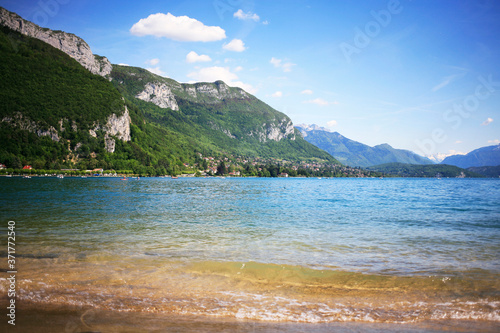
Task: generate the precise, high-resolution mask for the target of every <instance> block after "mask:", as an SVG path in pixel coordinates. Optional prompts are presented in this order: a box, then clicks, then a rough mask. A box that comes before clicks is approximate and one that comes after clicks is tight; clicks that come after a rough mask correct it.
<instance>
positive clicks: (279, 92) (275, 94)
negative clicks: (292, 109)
mask: <svg viewBox="0 0 500 333" xmlns="http://www.w3.org/2000/svg"><path fill="white" fill-rule="evenodd" d="M271 96H273V97H276V98H280V97H282V96H283V93H282V92H281V91H277V92H275V93H274V94H272V95H271Z"/></svg>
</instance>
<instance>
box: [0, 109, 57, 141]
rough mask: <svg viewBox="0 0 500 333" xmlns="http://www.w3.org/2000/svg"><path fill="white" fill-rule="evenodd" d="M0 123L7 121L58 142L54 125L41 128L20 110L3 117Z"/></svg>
mask: <svg viewBox="0 0 500 333" xmlns="http://www.w3.org/2000/svg"><path fill="white" fill-rule="evenodd" d="M2 123H7V124H9V125H10V126H12V127H17V128H19V129H21V130H24V131H28V132H31V133H35V134H36V135H38V136H48V137H50V138H51V139H52V140H54V141H57V142H59V135H58V133H57V130H56V129H55V128H54V127H52V126H50V127H49V128H48V129H43V128H42V127H41V126H40V125H38V124H37V123H36V122H35V121H33V120H31V119H29V118H27V117H25V116H23V114H22V113H21V112H18V113H16V114H15V115H14V116H13V117H4V118H3V119H2Z"/></svg>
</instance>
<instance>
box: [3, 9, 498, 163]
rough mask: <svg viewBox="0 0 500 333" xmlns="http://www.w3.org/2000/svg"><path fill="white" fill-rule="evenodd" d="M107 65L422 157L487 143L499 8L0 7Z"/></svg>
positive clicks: (494, 104) (491, 134) (493, 118)
mask: <svg viewBox="0 0 500 333" xmlns="http://www.w3.org/2000/svg"><path fill="white" fill-rule="evenodd" d="M0 6H2V7H5V8H7V9H8V10H11V11H14V12H16V13H18V14H19V15H21V16H22V17H23V18H25V19H28V20H30V21H33V22H35V23H37V24H39V25H41V26H44V27H48V28H51V29H54V30H63V31H66V32H71V33H74V34H76V35H78V36H80V37H82V38H83V39H85V41H86V42H87V43H88V44H89V45H90V47H91V48H92V51H93V52H94V53H96V54H99V55H103V56H106V57H108V59H110V61H111V62H112V63H115V64H128V65H131V66H138V67H143V68H148V69H150V70H151V71H153V72H156V73H159V74H161V75H163V76H166V77H170V78H173V79H175V80H177V81H180V82H193V81H215V80H218V79H222V80H224V81H225V82H226V83H228V84H229V85H232V86H240V87H242V88H244V89H245V90H247V91H249V92H251V93H252V94H254V95H255V96H257V97H258V98H260V99H262V100H263V101H265V102H266V103H268V104H269V105H271V106H272V107H274V108H275V109H277V110H279V111H282V112H284V113H285V114H287V115H288V116H290V118H291V119H292V120H293V122H294V124H300V123H307V124H312V123H315V124H318V125H320V126H324V127H328V128H330V129H331V130H332V131H338V132H339V133H341V134H342V135H344V136H346V137H348V138H350V139H352V140H356V141H360V142H362V143H365V144H368V145H371V146H373V145H377V144H381V143H389V144H390V145H392V146H393V147H395V148H402V149H409V150H412V151H415V152H417V153H420V154H422V155H441V156H444V155H448V154H452V153H456V152H461V153H467V152H469V151H471V150H473V149H476V148H479V147H483V146H488V145H494V144H499V143H500V66H499V65H500V37H499V34H500V2H498V1H495V0H476V1H472V0H471V1H452V0H448V1H445V0H441V1H432V0H421V1H410V0H399V1H397V0H388V1H361V0H360V1H349V0H345V1H333V0H332V1H319V0H318V1H313V0H296V1H295V0H287V1H281V0H276V1H263V0H262V1H246V0H209V1H201V0H185V1H174V0H172V1H169V0H163V1H142V2H139V1H133V2H132V1H130V2H129V1H123V0H121V1H94V0H87V1H86V0H78V1H77V0H36V1H29V0H26V1H23V0H0Z"/></svg>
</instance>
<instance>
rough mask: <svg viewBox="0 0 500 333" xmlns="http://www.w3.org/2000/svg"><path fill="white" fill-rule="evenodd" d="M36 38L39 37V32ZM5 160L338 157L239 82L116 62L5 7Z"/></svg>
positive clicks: (161, 162) (1, 94)
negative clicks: (189, 78) (183, 76)
mask: <svg viewBox="0 0 500 333" xmlns="http://www.w3.org/2000/svg"><path fill="white" fill-rule="evenodd" d="M30 36H31V37H30ZM0 59H1V60H2V61H1V62H0V73H1V74H0V75H1V78H2V79H1V80H0V100H1V103H0V142H2V145H1V146H0V163H1V164H5V165H6V166H7V167H9V168H21V167H22V166H24V165H28V164H29V165H32V166H33V167H34V168H37V169H59V168H78V169H83V170H85V169H93V168H104V169H115V170H132V171H134V172H135V173H147V174H165V173H171V174H172V173H177V172H180V171H181V170H182V169H184V168H186V166H193V165H195V164H200V163H201V158H202V157H203V158H205V157H209V156H214V157H219V158H221V157H225V158H229V159H240V160H249V159H254V160H260V161H264V160H269V161H274V162H275V163H280V161H283V160H285V161H306V162H307V161H310V162H320V163H326V164H332V165H333V164H338V162H337V161H336V160H335V159H334V158H333V157H332V156H330V155H329V154H328V153H326V152H324V151H322V150H320V149H319V148H317V147H315V146H313V145H312V144H310V143H308V142H306V141H305V140H304V139H303V138H302V137H301V135H300V134H299V133H298V131H297V130H296V129H295V128H294V127H293V124H292V122H291V120H290V118H289V117H287V116H286V115H285V114H283V113H281V112H278V111H276V110H274V109H273V108H271V107H270V106H268V105H266V104H265V103H263V102H262V101H260V100H258V99H257V98H255V97H254V96H252V95H250V94H248V93H247V92H245V91H243V90H242V89H239V88H232V87H229V86H227V85H226V84H225V83H224V82H222V81H217V82H215V83H196V84H181V83H178V82H176V81H174V80H172V79H167V78H164V77H161V76H157V75H154V74H152V73H150V72H148V71H146V70H144V69H141V68H135V67H126V66H118V65H111V64H110V63H109V61H108V60H107V59H106V58H105V57H100V56H96V55H93V54H92V53H91V51H90V48H89V47H88V45H87V44H86V43H85V41H83V40H82V39H80V38H78V37H77V36H74V35H72V34H68V33H65V32H61V31H51V30H49V29H45V28H40V27H38V26H36V25H35V24H33V23H31V22H28V21H25V20H23V19H22V18H20V17H19V16H17V15H16V14H14V13H11V12H9V11H6V10H5V9H3V8H0Z"/></svg>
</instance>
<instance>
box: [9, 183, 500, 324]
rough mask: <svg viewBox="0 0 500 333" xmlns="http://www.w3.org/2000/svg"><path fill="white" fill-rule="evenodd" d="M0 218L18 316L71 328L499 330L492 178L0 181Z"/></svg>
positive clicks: (499, 246) (498, 205) (497, 212)
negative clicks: (58, 316)
mask: <svg viewBox="0 0 500 333" xmlns="http://www.w3.org/2000/svg"><path fill="white" fill-rule="evenodd" d="M0 207H1V211H0V217H1V219H0V222H1V224H2V225H1V230H2V234H3V235H5V236H2V238H1V239H0V244H1V246H2V247H1V248H0V253H2V254H3V258H4V260H3V261H4V262H3V263H2V266H0V267H1V268H4V267H6V261H7V258H6V257H7V227H8V221H11V220H12V221H15V226H16V229H15V231H16V265H17V267H16V268H17V276H16V278H17V288H18V298H17V302H18V304H19V306H23V304H24V306H25V307H28V305H29V306H31V307H32V308H36V309H43V308H44V307H46V308H50V309H57V307H61V306H67V307H73V308H75V309H77V310H78V311H80V312H79V313H80V315H81V316H82V317H81V320H80V321H81V322H82V323H83V325H85V326H86V328H87V329H88V328H93V329H95V328H99V325H105V323H104V321H103V320H101V322H99V320H98V318H99V313H100V312H99V311H102V313H108V314H110V316H113V314H114V315H116V316H119V315H120V314H123V313H128V314H135V315H136V316H137V318H140V317H141V316H144V315H148V314H154V315H155V318H160V319H161V318H162V316H164V317H165V318H167V317H168V318H171V316H174V317H175V318H180V319H179V321H182V320H184V319H182V318H189V316H196V318H206V320H212V319H215V320H219V321H222V323H229V322H232V323H234V322H236V323H238V321H244V322H247V323H248V322H251V323H257V324H258V323H286V324H287V325H289V324H293V323H296V324H297V325H310V326H308V327H309V328H310V329H313V328H315V327H326V328H328V327H332V326H324V325H336V324H338V323H353V324H355V323H365V324H370V325H375V326H370V327H371V328H372V329H373V330H374V331H376V330H377V327H382V326H377V325H385V324H397V325H414V324H421V325H424V324H425V326H422V327H426V329H429V330H441V329H443V330H444V329H445V328H446V329H449V327H450V326H449V325H458V324H460V323H468V324H467V325H469V327H472V328H471V329H472V330H474V329H477V327H479V326H474V325H475V324H477V325H480V327H481V329H485V328H486V331H487V330H488V329H491V331H495V330H496V329H498V328H499V327H500V279H499V277H500V260H499V258H500V180H498V179H404V178H394V179H357V178H356V179H352V178H340V179H316V178H315V179H298V178H296V179H292V178H288V179H287V178H279V179H268V178H267V179H263V178H251V179H247V178H225V179H222V178H180V179H170V178H141V179H140V180H137V179H129V180H127V181H124V180H120V179H119V178H68V177H67V178H64V179H56V178H46V177H39V178H35V177H34V178H31V179H23V178H16V177H13V178H6V177H1V178H0ZM5 271H6V270H5V269H4V272H3V273H2V275H0V276H1V277H2V278H3V280H6V278H7V276H6V272H5ZM1 288H3V289H2V291H6V288H7V283H2V286H1ZM2 300H3V301H4V302H6V301H7V300H6V299H5V298H4V299H2ZM5 304H7V303H5ZM88 311H91V312H88ZM96 311H97V312H96ZM89 313H90V314H89ZM3 316H4V315H3ZM85 316H86V317H85ZM115 319H116V318H115ZM137 321H140V319H137ZM457 323H458V324H457ZM107 324H108V325H110V323H109V322H108V323H107ZM135 324H136V325H137V324H138V322H136V323H135ZM75 325H82V324H81V323H80V322H75ZM130 325H132V326H133V325H134V324H130ZM158 325H159V326H158V327H162V326H161V325H162V324H161V320H160V321H158ZM228 325H229V324H228ZM315 325H316V326H315ZM317 325H319V326H317ZM321 325H323V326H321ZM470 325H472V326H470ZM70 326H71V325H70ZM132 326H131V327H132ZM75 327H77V326H75ZM103 327H104V326H103ZM295 327H299V326H295ZM301 327H302V326H301ZM306 327H307V326H306ZM408 327H410V326H408ZM411 327H413V326H411ZM191 328H193V327H191ZM66 331H68V330H66ZM74 331H75V330H74ZM180 331H182V330H180ZM185 331H189V325H188V326H187V328H186V330H185ZM286 331H290V329H286Z"/></svg>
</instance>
